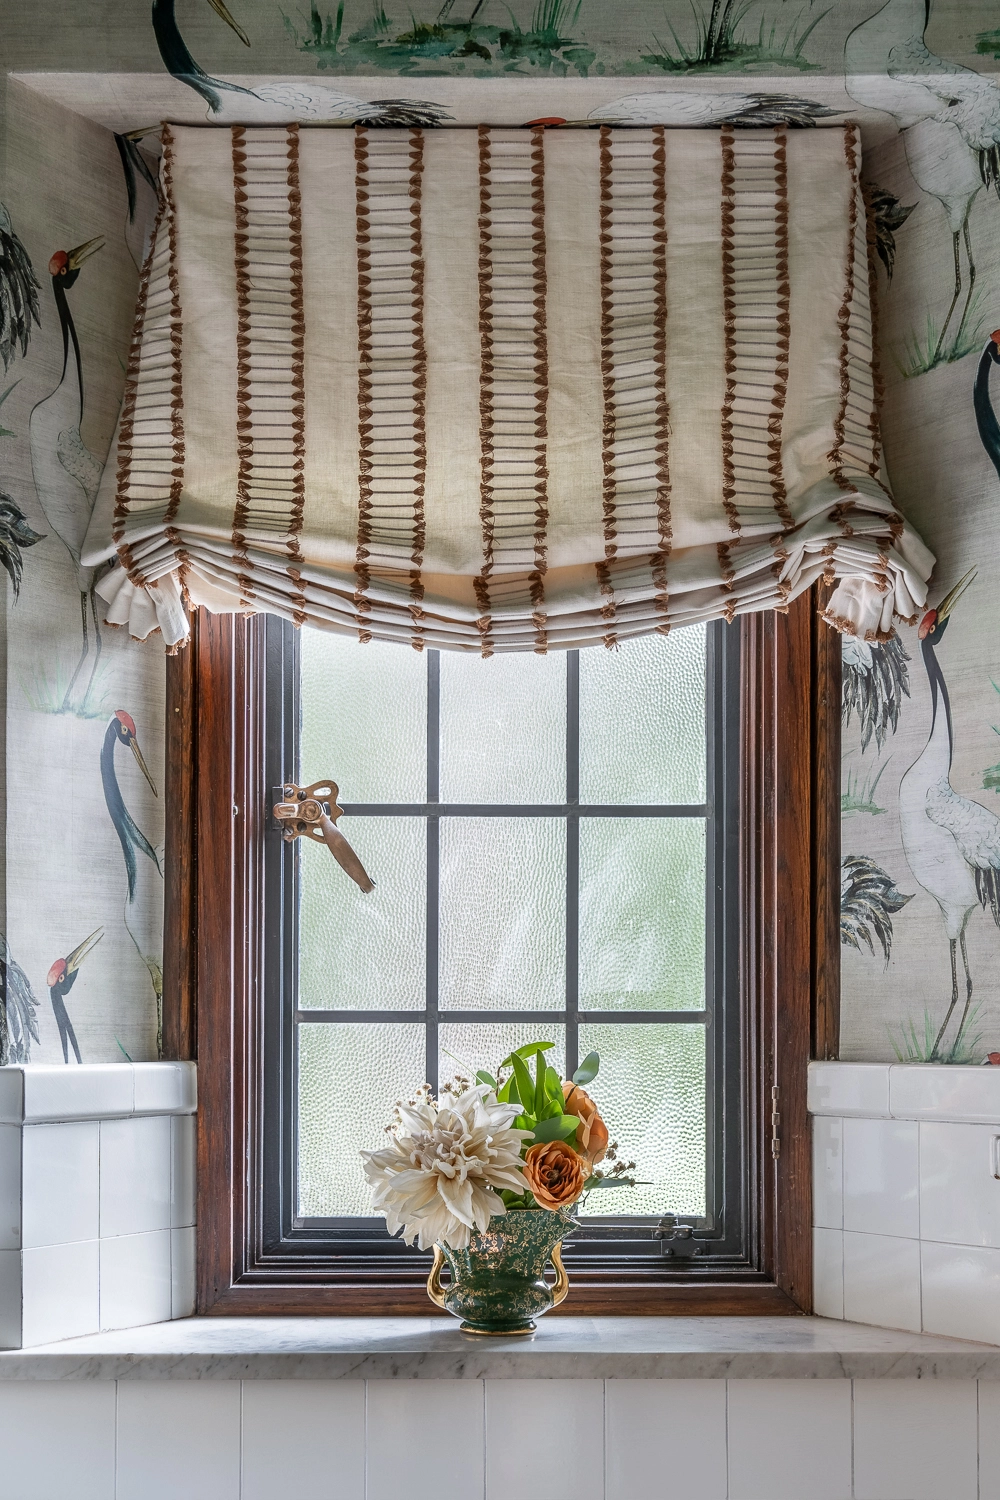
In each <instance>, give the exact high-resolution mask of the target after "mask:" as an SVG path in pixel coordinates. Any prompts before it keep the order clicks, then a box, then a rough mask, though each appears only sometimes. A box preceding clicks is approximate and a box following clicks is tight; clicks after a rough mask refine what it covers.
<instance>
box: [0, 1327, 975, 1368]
mask: <svg viewBox="0 0 1000 1500" xmlns="http://www.w3.org/2000/svg"><path fill="white" fill-rule="evenodd" d="M532 1377H534V1378H537V1379H591V1380H593V1379H597V1380H599V1379H640V1380H642V1379H646V1380H649V1379H659V1380H663V1379H666V1380H670V1379H687V1380H690V1379H701V1380H706V1379H707V1380H722V1379H726V1378H728V1379H736V1380H778V1379H789V1378H799V1379H804V1380H817V1379H851V1378H855V1379H862V1380H864V1379H868V1380H885V1379H928V1378H938V1379H953V1380H954V1379H959V1380H962V1379H965V1380H969V1379H983V1380H1000V1348H991V1347H990V1346H989V1345H985V1344H975V1343H969V1342H966V1341H965V1340H962V1339H948V1338H937V1337H934V1336H931V1335H928V1334H913V1333H898V1332H895V1331H893V1330H890V1329H885V1328H872V1327H869V1326H868V1325H867V1324H861V1323H842V1322H838V1321H834V1320H832V1319H827V1318H731V1317H708V1318H565V1317H558V1318H549V1319H548V1320H547V1321H544V1322H543V1323H542V1324H541V1325H540V1327H539V1331H538V1333H537V1334H536V1335H535V1336H534V1338H533V1339H531V1340H523V1339H514V1338H511V1339H477V1338H475V1337H471V1338H470V1337H468V1336H467V1335H465V1334H462V1333H460V1332H459V1331H458V1329H457V1328H456V1326H455V1325H454V1323H452V1322H451V1320H450V1319H449V1320H447V1321H446V1320H445V1319H443V1318H436V1317H435V1318H187V1319H182V1320H180V1321H178V1322H173V1323H156V1324H151V1325H149V1326H148V1327H145V1328H131V1329H127V1330H124V1331H123V1332H120V1333H102V1334H92V1335H90V1336H89V1337H87V1338H78V1339H68V1340H66V1341H65V1342H63V1343H58V1344H47V1345H43V1346H41V1347H36V1348H34V1349H28V1350H24V1351H21V1350H15V1351H10V1352H7V1353H0V1380H118V1379H138V1380H164V1379H175V1380H236V1379H244V1380H247V1379H249V1380H253V1379H258V1380H265V1379H268V1380H274V1379H285V1380H306V1379H311V1380H316V1379H319V1380H330V1379H348V1380H362V1379H373V1380H385V1379H404V1380H406V1379H421V1380H483V1379H491V1380H514V1379H525V1378H532Z"/></svg>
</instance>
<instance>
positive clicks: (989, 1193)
mask: <svg viewBox="0 0 1000 1500" xmlns="http://www.w3.org/2000/svg"><path fill="white" fill-rule="evenodd" d="M997 1071H998V1072H1000V1069H998V1070H997ZM919 1130H920V1233H921V1237H922V1238H923V1239H928V1240H940V1241H942V1242H944V1243H945V1244H952V1245H992V1246H993V1247H994V1248H995V1249H1000V1178H997V1177H995V1176H994V1175H993V1173H994V1167H995V1162H996V1153H997V1150H998V1147H997V1145H996V1144H995V1143H996V1142H998V1141H1000V1124H997V1125H958V1124H954V1125H952V1124H949V1125H943V1124H936V1123H932V1122H931V1121H924V1122H923V1123H922V1124H921V1125H920V1126H919Z"/></svg>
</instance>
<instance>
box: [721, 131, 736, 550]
mask: <svg viewBox="0 0 1000 1500" xmlns="http://www.w3.org/2000/svg"><path fill="white" fill-rule="evenodd" d="M735 144H736V141H735V137H734V135H733V132H732V130H731V129H730V128H729V127H728V126H723V128H722V309H723V329H724V335H725V370H726V394H725V396H724V398H723V402H722V504H723V506H724V507H725V511H726V515H727V517H728V518H729V529H730V531H735V532H737V533H738V532H739V530H740V516H739V511H738V510H737V508H736V471H735V469H734V467H733V407H734V405H735V403H736V298H735V287H734V281H735V262H734V258H733V245H734V241H735V213H736V186H735V185H736V152H735V150H734V147H735Z"/></svg>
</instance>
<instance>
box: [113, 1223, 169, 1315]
mask: <svg viewBox="0 0 1000 1500" xmlns="http://www.w3.org/2000/svg"><path fill="white" fill-rule="evenodd" d="M170 1305H171V1278H170V1230H169V1229H152V1230H147V1231H146V1233H145V1234H120V1235H117V1236H116V1237H115V1238H114V1239H108V1240H106V1239H102V1240H101V1328H102V1329H105V1328H135V1327H137V1326H138V1325H139V1324H141V1323H166V1322H168V1321H169V1319H170Z"/></svg>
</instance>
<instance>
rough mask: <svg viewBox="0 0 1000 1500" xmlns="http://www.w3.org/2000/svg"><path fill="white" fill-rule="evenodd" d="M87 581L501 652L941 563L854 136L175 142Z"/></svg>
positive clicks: (887, 586) (142, 617)
mask: <svg viewBox="0 0 1000 1500" xmlns="http://www.w3.org/2000/svg"><path fill="white" fill-rule="evenodd" d="M163 137H164V156H163V165H162V207H161V213H160V218H159V221H158V225H157V229H156V233H155V237H154V241H153V245H152V249H151V252H150V256H149V260H148V262H147V264H146V266H145V267H144V270H143V273H142V279H141V286H140V294H139V304H138V310H137V314H136V324H135V332H134V336H133V340H132V346H131V351H130V357H129V363H128V375H127V382H126V389H125V396H124V401H123V405H122V412H121V418H120V422H119V429H118V434H117V439H116V449H115V452H114V453H113V456H112V459H111V461H109V463H108V465H107V468H106V470H105V475H104V482H103V485H102V489H101V493H100V497H99V501H98V505H97V509H96V511H95V522H94V526H93V527H92V530H91V535H90V537H89V538H88V543H87V548H86V550H85V555H84V561H85V562H88V563H91V564H97V563H99V562H101V561H104V560H107V559H109V558H114V559H115V560H116V564H117V565H116V566H114V567H113V568H112V569H111V571H110V572H109V573H108V574H107V575H106V576H105V578H104V579H103V580H102V581H101V582H100V584H99V585H98V590H99V592H100V593H101V595H102V597H103V598H104V599H105V601H106V602H107V605H108V619H109V621H111V622H112V623H116V624H123V625H127V626H128V627H129V629H130V630H131V632H132V634H133V635H136V636H138V637H144V636H146V635H147V634H149V632H150V631H151V630H153V629H155V628H157V627H158V628H160V629H161V630H162V631H163V635H164V638H165V640H166V642H167V643H168V645H175V644H177V643H179V642H181V641H183V640H184V638H185V637H186V635H187V633H188V622H187V611H188V607H189V606H190V605H192V604H195V605H205V606H206V607H207V608H209V609H210V610H216V611H242V612H247V611H251V612H252V611H259V610H267V611H271V612H274V613H276V614H279V615H283V616H285V617H286V618H288V619H290V620H293V621H295V622H296V623H299V624H301V623H304V622H308V623H310V624H312V625H318V626H322V627H324V628H328V629H331V630H338V631H341V632H347V633H350V634H353V635H355V636H357V637H358V638H359V639H360V640H362V641H366V640H370V639H377V640H394V641H400V642H405V643H408V644H410V645H411V646H414V647H416V648H417V649H421V648H422V647H423V646H425V645H427V646H435V647H443V648H445V649H455V650H466V651H477V652H482V653H483V654H484V655H490V654H492V653H493V652H498V651H525V650H527V651H546V650H549V649H553V648H560V647H575V646H583V645H590V644H595V643H603V644H605V645H607V646H614V645H615V644H616V643H617V642H618V641H621V640H624V639H626V638H628V637H631V636H636V635H642V634H646V633H649V632H652V631H660V632H665V631H667V630H669V629H670V628H671V627H673V626H676V625H683V624H687V623H690V622H694V621H702V620H708V619H712V618H716V617H719V616H723V617H725V618H727V619H730V620H731V619H732V618H733V617H734V616H735V615H737V614H741V613H743V612H746V611H749V610H760V609H773V608H781V607H783V606H785V605H786V604H787V603H788V601H789V600H791V599H793V598H794V597H795V596H796V595H797V594H799V593H801V592H802V591H803V590H804V589H806V588H808V587H809V585H810V584H812V583H813V582H814V581H815V580H816V579H818V578H820V577H824V578H826V579H827V580H828V581H831V582H833V581H836V582H837V588H836V590H835V592H834V594H833V596H832V599H831V602H830V605H829V608H828V610H827V618H828V619H829V620H830V621H831V623H833V624H834V625H836V626H837V627H838V628H840V629H842V630H846V631H848V632H851V633H854V634H858V635H860V636H862V637H864V638H865V639H869V640H871V639H881V638H884V637H885V636H886V635H887V634H888V632H889V631H890V630H891V628H892V621H893V618H894V616H898V617H902V618H904V619H908V620H909V619H912V618H913V617H914V616H915V615H916V614H917V612H918V610H919V608H920V606H921V605H922V604H923V602H924V599H925V596H926V583H927V579H928V578H929V576H930V572H931V568H932V566H933V561H934V560H933V558H932V556H931V555H930V553H929V552H928V551H927V549H926V548H925V547H924V546H923V544H922V542H921V541H920V539H919V537H918V536H917V535H916V534H915V533H914V531H913V530H912V528H911V527H909V526H908V524H907V523H906V522H905V520H904V519H903V517H902V516H901V515H900V513H899V511H898V510H897V508H896V505H895V503H894V501H893V497H892V495H891V493H890V491H889V488H888V485H887V483H886V479H885V475H884V473H883V468H882V455H881V446H880V437H879V422H878V396H879V388H878V378H877V374H876V370H875V365H874V359H873V327H872V322H873V309H872V303H871V292H870V287H871V284H872V266H871V258H872V257H871V248H872V247H871V245H870V243H869V235H868V229H867V224H866V217H865V210H864V203H863V198H862V194H861V188H860V184H859V170H860V161H861V152H860V143H859V137H858V133H857V129H856V127H854V126H847V127H845V128H843V129H841V128H836V129H816V130H808V131H790V132H789V131H786V130H784V129H782V128H778V129H767V130H757V129H753V130H747V129H743V130H733V129H729V128H723V129H722V130H721V131H715V130H712V131H698V130H668V129H665V128H662V127H653V128H650V129H618V130H616V129H611V128H607V127H605V128H601V129H599V130H543V129H524V130H503V129H490V128H486V127H482V128H480V129H479V130H478V131H477V130H460V129H454V130H448V129H438V130H430V131H421V130H374V129H364V128H358V129H302V130H300V129H299V127H297V126H294V125H292V126H288V127H282V128H270V129H256V128H255V129H250V128H246V127H242V126H237V127H234V128H233V129H232V130H229V129H196V128H186V129H184V128H179V127H166V128H165V129H164V132H163Z"/></svg>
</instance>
